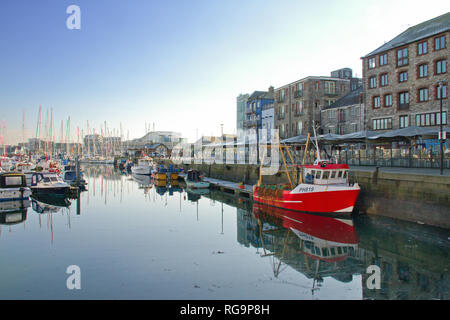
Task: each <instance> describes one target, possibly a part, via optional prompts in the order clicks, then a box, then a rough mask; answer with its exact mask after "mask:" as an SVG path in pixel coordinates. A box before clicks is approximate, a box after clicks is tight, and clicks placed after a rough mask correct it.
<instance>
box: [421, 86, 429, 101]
mask: <svg viewBox="0 0 450 320" xmlns="http://www.w3.org/2000/svg"><path fill="white" fill-rule="evenodd" d="M419 101H420V102H424V101H428V88H422V89H419Z"/></svg>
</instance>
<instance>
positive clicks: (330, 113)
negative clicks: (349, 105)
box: [328, 110, 336, 120]
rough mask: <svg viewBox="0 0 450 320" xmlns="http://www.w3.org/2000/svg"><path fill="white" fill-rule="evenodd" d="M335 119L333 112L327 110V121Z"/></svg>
mask: <svg viewBox="0 0 450 320" xmlns="http://www.w3.org/2000/svg"><path fill="white" fill-rule="evenodd" d="M335 117H336V113H335V110H328V120H332V119H334V118H335Z"/></svg>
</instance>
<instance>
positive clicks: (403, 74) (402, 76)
mask: <svg viewBox="0 0 450 320" xmlns="http://www.w3.org/2000/svg"><path fill="white" fill-rule="evenodd" d="M405 81H408V71H402V72H400V73H399V74H398V82H405Z"/></svg>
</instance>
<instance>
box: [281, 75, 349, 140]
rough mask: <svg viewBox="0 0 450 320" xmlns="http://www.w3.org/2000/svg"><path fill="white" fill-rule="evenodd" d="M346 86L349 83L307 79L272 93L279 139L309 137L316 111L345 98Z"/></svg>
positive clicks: (332, 79)
mask: <svg viewBox="0 0 450 320" xmlns="http://www.w3.org/2000/svg"><path fill="white" fill-rule="evenodd" d="M350 70H351V69H350ZM350 83H351V80H350V79H341V78H335V77H313V76H311V77H306V78H304V79H301V80H297V81H295V82H292V83H289V84H287V85H284V86H282V87H280V88H277V89H275V99H274V111H275V112H274V116H275V124H274V125H275V128H276V129H279V134H280V138H282V139H285V138H290V137H294V136H298V135H301V134H303V135H306V134H307V133H308V132H310V133H312V121H315V123H320V120H321V118H320V117H321V112H320V111H321V110H322V109H323V108H324V107H326V106H329V105H331V104H333V103H334V102H336V100H337V99H339V98H340V97H342V96H344V95H345V94H347V93H348V92H349V91H350Z"/></svg>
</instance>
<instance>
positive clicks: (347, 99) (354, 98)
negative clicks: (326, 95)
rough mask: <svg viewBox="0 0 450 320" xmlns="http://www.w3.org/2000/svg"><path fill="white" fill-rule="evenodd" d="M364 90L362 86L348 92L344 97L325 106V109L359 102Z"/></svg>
mask: <svg viewBox="0 0 450 320" xmlns="http://www.w3.org/2000/svg"><path fill="white" fill-rule="evenodd" d="M362 92H363V89H362V87H358V88H357V89H355V90H353V91H350V93H348V94H346V95H345V96H343V97H342V98H340V99H338V100H336V102H334V103H332V104H330V105H329V106H326V107H324V108H323V110H326V109H333V108H339V107H346V106H351V105H354V104H358V103H359V97H360V95H361V93H362Z"/></svg>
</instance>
